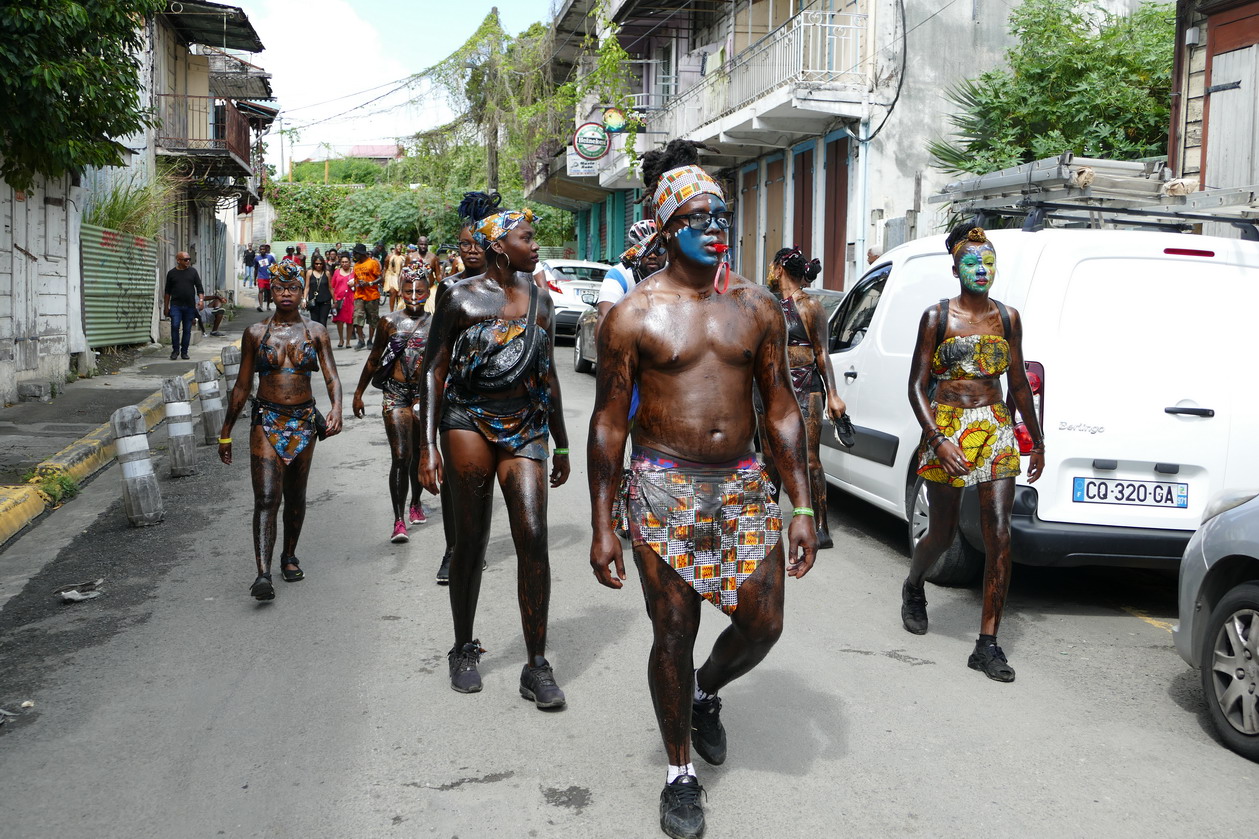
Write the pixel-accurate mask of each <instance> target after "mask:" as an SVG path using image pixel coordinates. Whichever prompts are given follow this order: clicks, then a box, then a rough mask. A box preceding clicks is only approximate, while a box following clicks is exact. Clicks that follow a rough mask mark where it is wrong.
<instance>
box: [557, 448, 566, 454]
mask: <svg viewBox="0 0 1259 839" xmlns="http://www.w3.org/2000/svg"><path fill="white" fill-rule="evenodd" d="M555 453H556V454H568V449H556V450H555Z"/></svg>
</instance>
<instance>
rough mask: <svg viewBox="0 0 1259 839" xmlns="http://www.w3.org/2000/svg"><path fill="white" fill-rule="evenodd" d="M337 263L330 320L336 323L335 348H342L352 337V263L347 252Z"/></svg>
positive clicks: (334, 272)
mask: <svg viewBox="0 0 1259 839" xmlns="http://www.w3.org/2000/svg"><path fill="white" fill-rule="evenodd" d="M337 264H338V267H337V270H336V271H333V272H332V311H333V316H332V322H333V323H335V324H336V325H337V349H342V348H343V347H348V346H349V345H350V341H351V340H352V339H353V338H354V263H353V262H351V261H350V255H349V254H342V255H341V256H340V258H339V259H338V260H337Z"/></svg>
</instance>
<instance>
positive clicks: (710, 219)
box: [673, 213, 734, 231]
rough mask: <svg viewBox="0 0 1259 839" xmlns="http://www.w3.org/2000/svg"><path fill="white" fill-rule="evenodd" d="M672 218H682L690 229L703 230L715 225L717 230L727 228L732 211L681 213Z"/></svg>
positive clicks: (728, 227)
mask: <svg viewBox="0 0 1259 839" xmlns="http://www.w3.org/2000/svg"><path fill="white" fill-rule="evenodd" d="M673 218H676V219H682V221H683V222H685V223H686V226H687V227H689V228H691V229H692V230H697V231H703V230H707V229H708V228H710V227H712V226H713V225H714V224H715V225H717V229H718V230H729V229H730V222H731V221H732V220H733V219H734V214H733V213H682V214H680V215H676V216H674V217H673Z"/></svg>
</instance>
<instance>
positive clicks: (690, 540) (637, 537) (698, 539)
mask: <svg viewBox="0 0 1259 839" xmlns="http://www.w3.org/2000/svg"><path fill="white" fill-rule="evenodd" d="M654 455H655V453H652V454H651V455H645V454H644V453H643V452H642V450H636V451H635V452H634V456H633V458H632V460H631V466H630V468H629V470H628V471H627V472H626V473H625V480H624V482H623V484H622V490H621V495H620V497H619V498H618V499H617V504H616V509H615V510H614V511H613V518H614V519H615V520H616V521H617V522H618V525H619V527H620V528H621V529H623V530H628V531H629V534H630V540H631V541H632V542H633V544H634V545H635V546H637V545H645V546H647V547H649V548H651V550H652V551H654V552H655V553H656V555H657V556H659V557H660V558H661V559H663V560H664V561H665V562H667V563H669V565H670V566H672V568H673V569H674V570H675V571H677V572H678V575H679V576H680V577H681V578H682V579H683V580H685V581H686V582H687V584H688V585H690V586H691V587H692V588H694V589H695V591H696V592H698V593H699V595H700V597H703V598H704V599H705V600H707V601H708V602H709V603H712V604H713V605H714V606H716V607H718V608H719V609H721V610H722V611H723V612H725V613H726V614H728V615H730V614H734V611H735V609H737V608H738V606H739V586H740V585H742V583H743V581H744V580H746V579H747V578H748V577H749V576H751V574H752V572H753V571H755V570H756V569H757V568H758V567H759V566H760V564H761V562H763V561H764V560H765V558H766V557H767V556H768V555H769V553H770V552H771V551H772V550H773V549H774V547H775V546H776V545H777V544H778V542H779V540H780V539H781V538H782V526H783V520H782V511H781V510H780V509H779V507H778V505H777V504H776V503H774V500H773V498H774V487H773V484H772V483H771V482H770V480H769V476H768V475H766V474H765V470H764V468H763V467H762V466H761V464H760V463H758V462H757V461H756V459H755V457H751V458H749V459H747V461H746V462H738V463H733V464H729V465H722V466H720V467H717V468H713V466H712V465H711V464H694V463H690V462H679V461H677V460H676V459H667V458H661V457H657V456H654Z"/></svg>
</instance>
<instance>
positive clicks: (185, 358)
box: [179, 353, 188, 361]
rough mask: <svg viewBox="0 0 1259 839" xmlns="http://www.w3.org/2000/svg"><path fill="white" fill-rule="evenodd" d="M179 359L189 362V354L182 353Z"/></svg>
mask: <svg viewBox="0 0 1259 839" xmlns="http://www.w3.org/2000/svg"><path fill="white" fill-rule="evenodd" d="M179 357H180V358H182V359H183V360H184V361H188V353H181V354H180V356H179Z"/></svg>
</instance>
